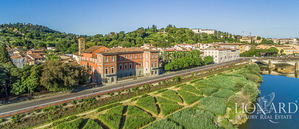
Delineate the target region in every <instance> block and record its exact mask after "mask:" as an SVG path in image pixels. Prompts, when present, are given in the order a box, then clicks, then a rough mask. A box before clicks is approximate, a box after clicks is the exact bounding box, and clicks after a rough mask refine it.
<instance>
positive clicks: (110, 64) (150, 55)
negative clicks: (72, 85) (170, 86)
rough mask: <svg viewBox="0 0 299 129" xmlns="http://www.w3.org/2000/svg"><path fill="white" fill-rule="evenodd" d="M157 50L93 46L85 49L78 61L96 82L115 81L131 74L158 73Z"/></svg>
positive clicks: (146, 74) (147, 74)
mask: <svg viewBox="0 0 299 129" xmlns="http://www.w3.org/2000/svg"><path fill="white" fill-rule="evenodd" d="M158 55H159V53H158V51H156V50H149V49H142V48H110V49H109V48H106V47H103V46H94V48H93V49H86V50H85V51H84V52H83V53H82V54H81V56H79V62H80V65H81V66H84V67H86V68H87V69H88V70H89V71H90V73H91V74H92V78H91V80H92V81H93V82H96V83H115V82H117V80H120V79H122V78H127V77H132V76H150V75H158V74H159V60H158Z"/></svg>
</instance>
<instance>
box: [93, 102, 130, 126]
mask: <svg viewBox="0 0 299 129" xmlns="http://www.w3.org/2000/svg"><path fill="white" fill-rule="evenodd" d="M123 108H124V106H123V105H120V106H117V107H114V108H111V109H109V110H108V111H107V112H106V113H105V114H100V115H99V119H100V120H101V121H102V122H103V123H104V124H105V125H107V126H108V127H109V128H112V129H119V124H120V120H121V118H122V113H123Z"/></svg>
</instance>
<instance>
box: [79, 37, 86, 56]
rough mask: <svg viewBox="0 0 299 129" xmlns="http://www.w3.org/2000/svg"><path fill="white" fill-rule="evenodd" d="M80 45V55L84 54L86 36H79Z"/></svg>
mask: <svg viewBox="0 0 299 129" xmlns="http://www.w3.org/2000/svg"><path fill="white" fill-rule="evenodd" d="M78 47H79V49H78V50H79V55H81V54H82V52H83V51H84V50H85V39H84V38H79V39H78Z"/></svg>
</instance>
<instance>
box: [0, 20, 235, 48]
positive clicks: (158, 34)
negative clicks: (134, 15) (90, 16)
mask: <svg viewBox="0 0 299 129" xmlns="http://www.w3.org/2000/svg"><path fill="white" fill-rule="evenodd" d="M78 37H84V38H86V46H87V47H91V46H94V45H104V46H107V47H116V46H123V47H135V46H136V47H139V46H142V45H143V44H145V43H149V44H152V45H154V46H157V47H169V46H172V45H175V44H181V43H191V44H194V43H199V42H201V43H212V42H225V41H228V42H239V39H240V38H241V36H239V35H232V34H229V33H225V32H220V31H216V32H215V34H210V35H209V34H205V33H202V34H196V33H193V32H192V30H190V29H188V28H176V27H175V26H173V25H168V26H167V27H166V28H161V29H157V27H156V26H155V25H153V26H152V27H148V28H143V27H141V28H138V29H137V30H135V31H132V32H128V33H125V32H124V31H121V32H119V33H115V32H111V33H109V34H106V35H102V34H96V35H93V36H86V35H81V36H80V35H75V34H67V33H62V32H59V31H56V30H53V29H50V28H48V27H45V26H41V25H33V24H23V23H15V24H2V25H0V41H1V40H2V42H6V43H8V44H9V45H10V46H11V47H16V46H23V47H24V48H27V49H31V48H36V49H38V48H41V47H48V46H51V47H56V49H57V51H59V52H61V53H75V52H76V51H77V50H78V47H77V46H78V45H77V38H78Z"/></svg>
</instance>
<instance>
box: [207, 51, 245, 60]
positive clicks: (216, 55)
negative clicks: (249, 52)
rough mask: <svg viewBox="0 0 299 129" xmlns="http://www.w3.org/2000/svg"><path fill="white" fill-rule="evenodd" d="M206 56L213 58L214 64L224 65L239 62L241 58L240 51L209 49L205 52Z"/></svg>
mask: <svg viewBox="0 0 299 129" xmlns="http://www.w3.org/2000/svg"><path fill="white" fill-rule="evenodd" d="M204 56H212V57H213V59H214V63H222V62H227V61H232V60H237V59H238V58H239V57H240V52H239V50H238V49H228V48H207V49H205V50H204Z"/></svg>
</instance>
